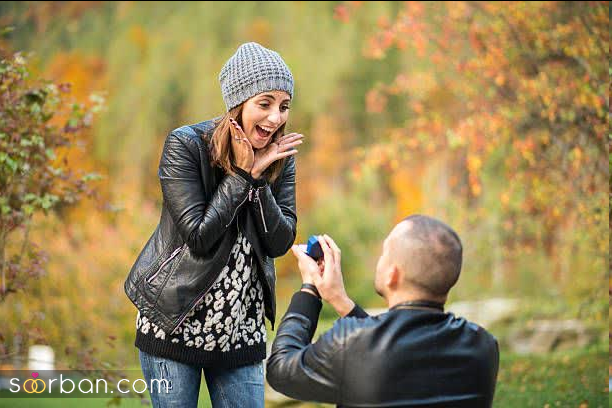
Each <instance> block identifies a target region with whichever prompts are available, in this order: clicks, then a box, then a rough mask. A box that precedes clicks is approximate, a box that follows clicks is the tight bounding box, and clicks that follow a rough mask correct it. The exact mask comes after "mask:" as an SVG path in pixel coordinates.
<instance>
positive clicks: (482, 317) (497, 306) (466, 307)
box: [446, 298, 519, 328]
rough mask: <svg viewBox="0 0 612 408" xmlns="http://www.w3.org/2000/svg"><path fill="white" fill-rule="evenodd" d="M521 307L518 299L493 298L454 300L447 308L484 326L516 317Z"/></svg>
mask: <svg viewBox="0 0 612 408" xmlns="http://www.w3.org/2000/svg"><path fill="white" fill-rule="evenodd" d="M518 308H519V301H518V300H517V299H506V298H492V299H486V300H478V301H465V302H453V303H450V304H448V305H447V306H446V310H447V311H449V312H452V313H454V314H455V316H457V317H464V318H466V319H467V320H469V321H471V322H474V323H476V324H478V325H480V326H482V327H484V328H488V327H490V326H491V325H493V324H494V323H499V322H503V321H507V320H511V319H513V318H514V315H515V313H516V312H517V310H518Z"/></svg>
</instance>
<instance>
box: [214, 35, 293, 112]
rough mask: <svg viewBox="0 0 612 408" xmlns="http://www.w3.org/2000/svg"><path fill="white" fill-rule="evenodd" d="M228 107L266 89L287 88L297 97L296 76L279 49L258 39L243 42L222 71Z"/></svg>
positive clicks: (223, 90) (291, 94)
mask: <svg viewBox="0 0 612 408" xmlns="http://www.w3.org/2000/svg"><path fill="white" fill-rule="evenodd" d="M219 83H220V84H221V93H222V95H223V101H224V102H225V106H226V107H227V110H228V111H229V110H230V109H232V108H234V107H236V106H238V105H240V104H241V103H242V102H244V101H246V100H247V99H249V98H251V97H253V96H255V95H257V94H259V93H262V92H266V91H285V92H287V93H288V94H289V96H290V97H291V98H293V75H291V71H290V70H289V67H288V66H287V64H285V61H283V59H282V58H281V56H280V55H279V54H278V53H277V52H276V51H272V50H269V49H267V48H265V47H263V46H261V45H260V44H257V43H256V42H248V43H245V44H242V45H241V46H240V47H238V50H236V53H235V54H234V55H232V56H231V57H230V59H229V60H227V62H226V63H225V65H224V66H223V68H221V72H220V73H219Z"/></svg>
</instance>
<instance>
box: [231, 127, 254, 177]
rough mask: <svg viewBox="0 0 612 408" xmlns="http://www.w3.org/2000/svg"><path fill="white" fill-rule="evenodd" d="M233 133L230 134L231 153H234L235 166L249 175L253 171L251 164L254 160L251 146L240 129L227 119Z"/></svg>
mask: <svg viewBox="0 0 612 408" xmlns="http://www.w3.org/2000/svg"><path fill="white" fill-rule="evenodd" d="M229 120H230V122H231V124H232V126H233V127H234V130H235V131H234V132H230V134H231V135H232V151H233V153H234V160H235V163H234V164H235V165H236V166H238V167H239V168H241V169H242V170H244V171H246V172H248V173H250V172H251V170H252V169H253V162H254V160H255V153H254V152H253V146H251V142H249V139H247V137H246V135H245V134H244V131H243V130H242V127H241V126H240V125H239V124H238V122H236V121H235V120H234V119H233V118H230V119H229Z"/></svg>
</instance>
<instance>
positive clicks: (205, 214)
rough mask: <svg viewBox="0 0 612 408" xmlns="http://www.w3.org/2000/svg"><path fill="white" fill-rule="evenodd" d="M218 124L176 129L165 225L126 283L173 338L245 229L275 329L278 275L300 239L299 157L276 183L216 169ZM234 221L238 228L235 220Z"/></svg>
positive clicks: (167, 167)
mask: <svg viewBox="0 0 612 408" xmlns="http://www.w3.org/2000/svg"><path fill="white" fill-rule="evenodd" d="M214 128H215V122H214V119H213V120H209V121H205V122H201V123H198V124H194V125H188V126H182V127H180V128H178V129H175V130H173V131H172V132H171V133H170V134H169V135H168V137H167V138H166V141H165V144H164V149H163V153H162V157H161V160H160V164H159V170H158V176H159V179H160V183H161V190H162V194H163V205H162V209H161V218H160V221H159V225H158V226H157V228H156V229H155V231H154V232H153V234H152V236H151V237H150V238H149V240H148V242H147V243H146V244H145V246H144V248H143V249H142V251H141V252H140V255H139V256H138V258H137V259H136V261H135V263H134V265H133V266H132V268H131V270H130V272H129V274H128V277H127V279H126V281H125V284H124V290H125V293H126V295H127V296H128V298H129V299H130V300H131V301H132V303H134V305H135V306H136V307H137V308H138V309H139V310H140V312H141V313H142V314H143V315H145V316H147V317H148V318H149V319H151V320H152V321H154V322H156V324H157V325H158V326H159V327H161V328H162V329H163V330H164V331H165V332H167V333H171V332H173V331H174V329H176V328H177V327H178V326H179V325H180V324H181V323H182V321H183V320H184V319H185V317H186V315H187V313H188V312H189V311H190V310H191V309H192V308H193V306H194V305H195V304H196V302H197V301H198V300H199V299H200V298H201V297H202V296H204V295H205V294H206V292H207V291H208V289H209V288H210V287H211V286H212V284H213V283H214V281H215V279H216V278H217V275H218V273H219V272H220V271H221V269H222V268H223V266H224V265H225V264H226V263H227V260H228V257H229V254H230V250H231V248H232V246H233V244H234V242H235V241H236V238H237V234H238V228H240V230H241V231H242V233H243V234H244V235H245V236H246V238H247V239H248V240H249V242H250V243H251V245H252V247H253V249H254V252H255V255H256V259H257V262H258V266H259V268H257V270H258V273H260V279H261V282H262V284H263V287H264V295H265V296H264V298H265V299H264V303H265V315H266V317H267V318H268V319H269V320H270V322H271V324H272V329H274V320H275V313H276V299H275V284H276V270H275V267H274V261H273V258H276V257H278V256H281V255H283V254H285V253H286V252H287V251H288V250H289V248H291V245H293V242H294V241H295V233H296V222H297V216H296V208H295V158H294V157H288V158H287V159H286V160H285V165H284V168H283V171H282V173H281V175H280V176H279V177H278V178H277V179H276V181H275V182H274V183H272V184H271V185H270V184H267V183H266V182H265V181H263V180H255V179H253V178H252V177H251V176H250V175H249V174H248V173H246V172H244V171H242V172H239V173H238V174H237V175H231V174H226V173H225V172H224V171H223V170H222V169H221V168H218V167H212V166H211V165H210V156H209V143H208V141H209V140H210V138H211V136H212V133H213V131H214ZM234 220H235V221H236V222H234Z"/></svg>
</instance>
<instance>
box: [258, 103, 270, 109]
mask: <svg viewBox="0 0 612 408" xmlns="http://www.w3.org/2000/svg"><path fill="white" fill-rule="evenodd" d="M259 106H261V107H262V108H267V107H268V106H270V105H268V104H267V103H260V104H259Z"/></svg>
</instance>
